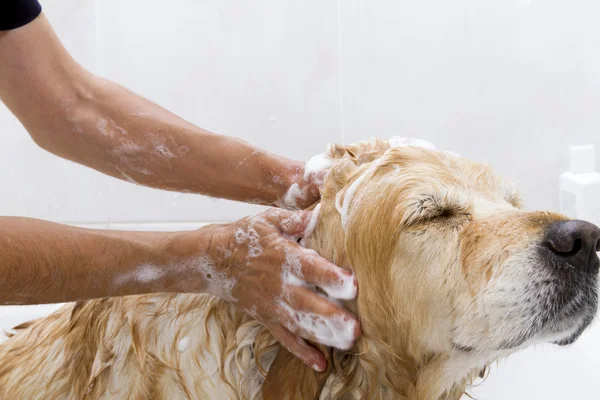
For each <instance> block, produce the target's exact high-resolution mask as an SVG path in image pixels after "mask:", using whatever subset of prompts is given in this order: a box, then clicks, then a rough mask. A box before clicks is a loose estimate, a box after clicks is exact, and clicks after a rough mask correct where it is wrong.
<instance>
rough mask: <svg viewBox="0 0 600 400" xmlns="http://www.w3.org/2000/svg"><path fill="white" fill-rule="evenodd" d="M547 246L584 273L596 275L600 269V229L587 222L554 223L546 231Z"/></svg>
mask: <svg viewBox="0 0 600 400" xmlns="http://www.w3.org/2000/svg"><path fill="white" fill-rule="evenodd" d="M545 243H546V245H547V246H548V247H549V248H550V250H552V252H553V253H554V254H556V255H557V256H559V257H561V258H563V259H564V260H565V261H566V262H568V263H569V264H571V265H572V266H574V267H575V268H577V269H579V270H580V271H582V272H588V273H591V274H595V273H597V272H598V268H599V267H600V260H598V254H597V252H598V251H600V228H598V227H597V226H596V225H594V224H591V223H589V222H586V221H578V220H572V221H560V222H554V223H553V224H552V225H550V227H549V228H548V230H547V231H546V240H545Z"/></svg>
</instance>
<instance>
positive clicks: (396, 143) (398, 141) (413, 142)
mask: <svg viewBox="0 0 600 400" xmlns="http://www.w3.org/2000/svg"><path fill="white" fill-rule="evenodd" d="M388 143H389V144H390V147H392V148H394V147H406V146H415V147H422V148H424V149H428V150H437V148H436V147H435V146H434V145H433V144H431V143H429V142H428V141H426V140H423V139H416V138H403V137H400V136H394V137H391V138H390V139H389V140H388Z"/></svg>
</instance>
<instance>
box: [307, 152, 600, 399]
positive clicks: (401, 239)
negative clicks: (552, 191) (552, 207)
mask: <svg viewBox="0 0 600 400" xmlns="http://www.w3.org/2000/svg"><path fill="white" fill-rule="evenodd" d="M411 144H415V143H414V142H402V141H398V140H394V141H392V142H391V143H390V142H388V141H380V140H373V141H369V142H362V143H359V144H355V145H351V146H335V145H334V146H330V148H329V152H328V157H329V158H331V159H332V160H333V166H332V167H331V169H330V171H329V173H328V176H327V178H326V180H325V184H324V189H323V193H322V202H321V207H320V215H319V225H318V227H317V230H316V231H315V233H314V234H313V236H312V237H311V239H310V240H309V241H308V242H307V243H308V245H309V246H310V247H313V248H315V249H317V250H318V251H319V252H320V253H321V254H322V255H323V256H325V257H328V258H329V259H331V260H333V261H334V262H336V263H337V264H338V265H341V266H345V267H347V268H351V269H352V270H354V272H355V273H356V275H357V278H358V282H359V295H358V298H357V300H356V302H354V303H351V304H348V306H349V307H351V308H352V309H354V310H355V311H356V312H357V313H358V315H359V316H360V318H361V324H362V329H363V332H364V335H363V338H362V339H361V340H360V341H359V343H358V345H357V349H355V352H356V353H360V355H359V356H355V355H350V354H349V353H342V352H337V351H336V352H334V360H333V362H334V364H335V365H336V369H337V371H334V373H336V374H337V375H338V385H337V386H336V385H335V384H333V386H332V389H331V390H332V392H334V393H335V392H336V391H337V393H338V394H339V393H342V392H345V391H353V390H357V393H361V394H363V395H364V394H365V393H374V392H378V393H380V394H382V396H381V397H385V396H383V394H384V393H395V395H396V396H407V397H408V398H419V399H421V398H423V399H437V398H440V397H443V398H454V397H456V398H458V397H460V395H462V393H463V392H464V390H465V388H466V387H467V386H468V384H469V383H470V382H471V380H472V378H474V377H475V376H476V374H477V373H479V372H480V371H481V370H482V369H483V368H485V367H486V366H487V365H488V364H489V363H490V362H491V361H493V360H495V359H498V358H500V357H503V356H506V355H508V354H510V353H512V352H514V351H516V350H518V349H521V348H523V347H526V346H528V345H531V344H535V343H540V342H553V343H557V344H561V345H564V344H569V343H572V342H573V341H575V340H576V339H577V338H578V336H579V335H580V334H581V333H582V331H583V330H584V329H585V328H586V327H587V326H588V325H589V324H590V322H591V320H592V319H593V317H594V315H595V313H596V309H597V293H596V287H597V275H598V266H599V261H598V256H597V253H596V251H597V250H598V243H599V240H600V229H599V228H598V227H596V226H594V225H592V224H590V223H588V222H583V221H570V220H568V219H567V218H566V217H564V216H562V215H559V214H555V213H550V212H531V211H525V210H523V209H522V207H521V201H520V199H519V196H518V194H517V192H516V190H515V188H514V187H513V186H512V185H511V184H510V182H508V181H506V180H504V179H502V178H500V177H498V176H497V175H495V174H494V173H493V172H492V170H491V169H490V168H489V167H488V166H486V165H482V164H479V163H476V162H473V161H469V160H467V159H464V158H461V157H459V156H457V155H456V154H453V153H447V152H442V151H437V150H435V149H434V148H433V147H432V146H430V145H429V144H427V143H416V144H417V145H419V146H413V145H411ZM394 145H396V146H394ZM369 381H371V382H378V384H379V387H377V388H374V387H373V386H372V384H368V383H366V382H369ZM392 397H394V396H393V395H392Z"/></svg>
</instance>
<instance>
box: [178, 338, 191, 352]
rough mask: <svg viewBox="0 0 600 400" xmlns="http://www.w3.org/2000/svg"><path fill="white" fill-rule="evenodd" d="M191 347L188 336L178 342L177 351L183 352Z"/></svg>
mask: <svg viewBox="0 0 600 400" xmlns="http://www.w3.org/2000/svg"><path fill="white" fill-rule="evenodd" d="M189 347H190V337H189V336H186V337H184V338H182V339H181V340H180V341H179V343H177V351H179V352H180V353H183V352H184V351H186V350H187V349H188V348H189Z"/></svg>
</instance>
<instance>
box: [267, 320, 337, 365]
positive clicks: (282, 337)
mask: <svg viewBox="0 0 600 400" xmlns="http://www.w3.org/2000/svg"><path fill="white" fill-rule="evenodd" d="M267 328H268V329H269V330H270V331H271V333H272V334H273V336H274V337H275V339H277V341H278V342H279V343H281V344H282V345H283V346H284V347H285V348H286V349H287V350H288V351H289V352H290V353H292V354H293V355H294V356H296V357H298V358H299V359H301V360H302V361H303V362H304V363H305V364H306V365H308V366H309V367H311V368H312V369H314V370H315V371H317V372H323V371H325V368H327V361H326V360H325V356H323V354H321V352H320V351H319V350H317V349H315V348H314V347H312V346H310V345H308V344H307V343H306V342H305V341H304V340H303V339H302V338H300V337H298V336H296V335H294V334H292V333H291V332H290V331H288V330H287V329H285V328H284V327H283V326H281V325H279V324H271V325H270V326H267Z"/></svg>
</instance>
